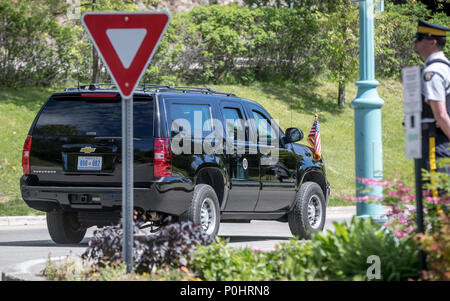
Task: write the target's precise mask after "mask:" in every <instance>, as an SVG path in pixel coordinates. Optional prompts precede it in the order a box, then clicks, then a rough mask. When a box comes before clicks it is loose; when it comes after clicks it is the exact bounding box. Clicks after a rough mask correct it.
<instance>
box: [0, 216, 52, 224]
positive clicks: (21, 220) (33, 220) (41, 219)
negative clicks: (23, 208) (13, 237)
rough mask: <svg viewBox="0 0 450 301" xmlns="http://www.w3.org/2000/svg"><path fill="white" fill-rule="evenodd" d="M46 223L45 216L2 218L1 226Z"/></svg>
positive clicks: (0, 217) (0, 219) (0, 220)
mask: <svg viewBox="0 0 450 301" xmlns="http://www.w3.org/2000/svg"><path fill="white" fill-rule="evenodd" d="M45 223H46V218H45V215H38V216H0V226H20V225H23V226H25V225H41V224H45Z"/></svg>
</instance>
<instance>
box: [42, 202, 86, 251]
mask: <svg viewBox="0 0 450 301" xmlns="http://www.w3.org/2000/svg"><path fill="white" fill-rule="evenodd" d="M47 229H48V233H49V234H50V237H51V238H52V240H53V241H54V242H55V243H57V244H78V243H79V242H80V241H82V240H83V238H84V235H85V234H86V230H87V229H84V228H81V225H80V223H79V221H78V218H77V214H76V213H75V212H65V211H62V210H56V211H51V212H47Z"/></svg>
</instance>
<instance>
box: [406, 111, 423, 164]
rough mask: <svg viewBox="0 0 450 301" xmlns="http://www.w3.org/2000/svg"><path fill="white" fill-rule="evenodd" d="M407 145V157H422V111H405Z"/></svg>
mask: <svg viewBox="0 0 450 301" xmlns="http://www.w3.org/2000/svg"><path fill="white" fill-rule="evenodd" d="M405 146H406V158H408V159H420V158H422V125H421V113H420V112H417V113H412V114H406V113H405Z"/></svg>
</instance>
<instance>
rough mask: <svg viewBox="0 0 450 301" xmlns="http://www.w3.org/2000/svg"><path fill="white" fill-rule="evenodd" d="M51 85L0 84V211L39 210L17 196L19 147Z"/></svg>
mask: <svg viewBox="0 0 450 301" xmlns="http://www.w3.org/2000/svg"><path fill="white" fill-rule="evenodd" d="M52 91H54V89H46V88H35V87H24V88H20V89H6V88H0V199H1V198H2V196H7V197H6V198H5V197H3V199H9V200H10V201H2V202H0V215H28V214H39V212H38V211H36V210H32V209H29V208H28V207H27V206H26V205H25V203H24V202H23V201H22V200H21V196H20V189H19V179H20V177H21V175H22V149H23V143H24V141H25V138H26V136H27V134H28V130H29V128H30V126H31V123H32V122H33V120H34V117H35V116H36V113H37V112H38V111H39V109H40V107H41V106H42V104H43V103H44V102H45V101H46V100H47V98H48V96H49V94H50V93H51V92H52Z"/></svg>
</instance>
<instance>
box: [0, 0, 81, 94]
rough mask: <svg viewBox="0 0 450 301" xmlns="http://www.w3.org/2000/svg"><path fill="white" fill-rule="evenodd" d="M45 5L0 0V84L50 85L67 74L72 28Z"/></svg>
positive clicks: (23, 1) (33, 2) (31, 1)
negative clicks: (63, 23) (58, 19)
mask: <svg viewBox="0 0 450 301" xmlns="http://www.w3.org/2000/svg"><path fill="white" fill-rule="evenodd" d="M15 2H17V3H15ZM47 2H48V1H47ZM47 2H45V3H42V2H41V1H39V2H37V1H33V0H21V1H12V2H11V1H0V16H1V22H0V85H3V86H18V85H27V86H32V85H50V84H51V83H53V82H55V81H60V80H65V79H66V77H67V75H68V74H69V73H70V70H71V67H72V53H71V51H68V50H67V48H68V45H70V44H71V40H72V38H73V33H72V28H70V27H69V26H65V25H62V24H60V23H58V22H57V20H56V17H55V16H53V15H52V12H51V11H50V9H49V6H46V5H48V3H47Z"/></svg>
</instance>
